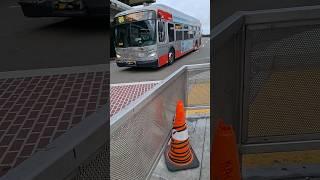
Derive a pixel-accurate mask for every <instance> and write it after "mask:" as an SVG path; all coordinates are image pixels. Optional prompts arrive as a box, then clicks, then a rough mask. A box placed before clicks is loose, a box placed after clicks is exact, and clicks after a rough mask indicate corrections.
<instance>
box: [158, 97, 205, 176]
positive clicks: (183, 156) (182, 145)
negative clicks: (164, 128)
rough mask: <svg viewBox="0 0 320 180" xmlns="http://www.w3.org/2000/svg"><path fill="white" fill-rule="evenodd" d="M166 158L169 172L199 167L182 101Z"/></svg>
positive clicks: (179, 104)
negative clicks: (190, 140)
mask: <svg viewBox="0 0 320 180" xmlns="http://www.w3.org/2000/svg"><path fill="white" fill-rule="evenodd" d="M164 157H165V161H166V164H167V167H168V169H169V171H179V170H185V169H191V168H197V167H199V160H198V158H197V156H196V154H195V153H194V151H193V149H192V147H191V145H190V142H189V135H188V127H187V124H186V117H185V111H184V107H183V102H182V101H181V100H179V101H178V103H177V107H176V116H175V119H174V120H173V128H172V134H171V139H170V141H169V144H168V146H167V148H166V150H165V152H164Z"/></svg>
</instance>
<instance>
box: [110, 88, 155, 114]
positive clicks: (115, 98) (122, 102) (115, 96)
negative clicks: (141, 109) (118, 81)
mask: <svg viewBox="0 0 320 180" xmlns="http://www.w3.org/2000/svg"><path fill="white" fill-rule="evenodd" d="M156 84H157V82H150V83H141V84H139V83H134V84H126V85H116V86H111V88H110V117H112V116H113V115H115V114H116V113H117V112H119V111H120V110H121V109H123V108H124V107H126V106H127V105H128V104H129V103H131V102H132V101H134V100H136V99H137V98H138V97H140V96H141V95H143V94H144V93H146V92H147V91H149V90H150V89H152V88H153V87H154V86H155V85H156Z"/></svg>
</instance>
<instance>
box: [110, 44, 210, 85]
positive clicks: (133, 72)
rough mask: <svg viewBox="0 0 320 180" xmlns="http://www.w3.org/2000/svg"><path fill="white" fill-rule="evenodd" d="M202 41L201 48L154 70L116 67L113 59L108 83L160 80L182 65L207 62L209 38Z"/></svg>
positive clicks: (208, 58) (208, 59)
mask: <svg viewBox="0 0 320 180" xmlns="http://www.w3.org/2000/svg"><path fill="white" fill-rule="evenodd" d="M202 42H203V43H202V45H201V48H200V49H199V50H198V51H195V52H192V53H190V54H187V55H186V56H184V57H182V58H180V59H178V60H176V61H175V63H174V64H173V65H171V66H163V67H162V68H160V69H156V70H155V69H146V68H126V67H118V66H117V64H116V63H115V61H112V62H110V83H111V84H115V83H130V82H140V81H156V80H162V79H164V78H166V77H167V76H169V75H170V74H172V73H173V72H174V71H176V70H177V69H179V68H180V67H182V66H183V65H188V64H201V63H209V62H210V38H203V39H202Z"/></svg>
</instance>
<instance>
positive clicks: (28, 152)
mask: <svg viewBox="0 0 320 180" xmlns="http://www.w3.org/2000/svg"><path fill="white" fill-rule="evenodd" d="M106 82H107V72H86V73H73V74H60V75H48V76H35V77H21V78H9V79H0V176H2V175H4V174H5V173H6V172H8V170H9V169H10V168H12V167H15V166H17V165H19V164H20V163H21V162H22V161H24V160H26V159H27V158H29V157H31V156H32V155H33V154H34V153H36V152H37V151H38V150H40V149H43V148H45V147H46V145H48V144H49V143H50V142H52V141H53V140H54V139H55V138H57V137H58V136H60V135H61V134H63V133H65V132H66V131H67V130H69V129H70V128H72V127H73V126H75V125H76V124H78V123H79V122H80V121H81V120H83V119H84V118H85V117H86V116H88V115H90V114H91V113H93V112H95V111H96V110H97V109H98V108H99V107H101V106H102V105H104V104H106V102H107V95H106V94H107V90H109V88H108V84H107V83H106Z"/></svg>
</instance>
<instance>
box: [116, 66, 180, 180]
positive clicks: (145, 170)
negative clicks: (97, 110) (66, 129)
mask: <svg viewBox="0 0 320 180" xmlns="http://www.w3.org/2000/svg"><path fill="white" fill-rule="evenodd" d="M183 71H184V70H183ZM185 80H186V73H185V72H183V73H180V74H179V75H177V76H176V78H174V79H171V80H169V81H168V82H166V83H164V84H161V85H160V87H159V86H157V87H156V88H158V89H156V90H155V91H152V94H151V95H150V96H148V97H147V98H148V99H144V101H143V102H146V104H143V102H142V103H140V105H138V104H136V105H137V106H139V107H140V108H139V107H137V108H134V109H133V110H132V111H130V112H131V114H130V113H127V114H126V116H124V117H122V118H121V119H118V120H117V123H118V124H117V125H112V126H111V128H110V129H111V135H110V162H111V168H110V174H111V179H145V178H147V177H148V175H149V173H150V172H151V170H152V167H153V166H154V165H155V163H156V162H157V158H158V156H159V153H160V152H161V150H162V147H163V145H164V143H165V142H166V140H167V138H168V135H169V132H170V129H171V125H172V120H173V116H174V112H175V106H176V102H177V100H178V99H184V98H185V84H186V81H185ZM128 114H129V115H128Z"/></svg>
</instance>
